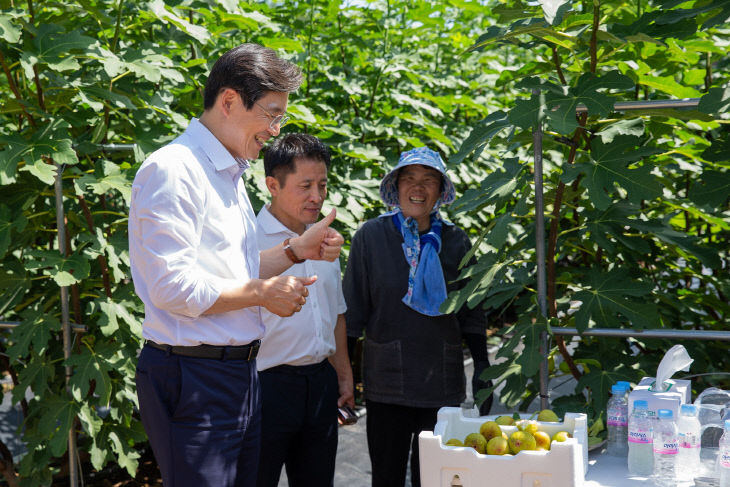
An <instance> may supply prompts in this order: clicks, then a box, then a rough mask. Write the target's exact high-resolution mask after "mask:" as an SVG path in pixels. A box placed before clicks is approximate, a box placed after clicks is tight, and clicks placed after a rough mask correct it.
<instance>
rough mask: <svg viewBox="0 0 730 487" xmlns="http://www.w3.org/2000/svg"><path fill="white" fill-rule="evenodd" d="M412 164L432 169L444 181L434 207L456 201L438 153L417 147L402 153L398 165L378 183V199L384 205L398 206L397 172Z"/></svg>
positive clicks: (452, 185)
mask: <svg viewBox="0 0 730 487" xmlns="http://www.w3.org/2000/svg"><path fill="white" fill-rule="evenodd" d="M413 164H420V165H422V166H426V167H432V168H434V169H436V170H437V171H438V172H440V173H441V176H442V177H443V181H444V190H443V191H442V192H441V198H440V199H439V201H438V202H437V203H436V207H438V206H439V205H448V204H450V203H452V202H453V201H454V199H456V191H455V190H454V183H452V182H451V179H449V177H448V176H447V175H446V164H444V161H443V160H442V159H441V156H440V155H439V153H438V152H436V151H433V150H431V149H429V148H428V147H418V148H416V149H411V150H409V151H406V152H404V153H402V154H401V155H400V159H398V165H397V166H395V167H394V168H393V169H392V170H391V171H390V172H389V173H388V174H386V175H385V177H384V178H383V180H382V181H381V182H380V198H381V199H382V200H383V202H384V203H385V204H386V205H388V206H399V205H400V203H399V202H398V184H397V182H398V171H400V169H401V168H403V167H405V166H410V165H413Z"/></svg>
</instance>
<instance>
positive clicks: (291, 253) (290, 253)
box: [284, 238, 306, 264]
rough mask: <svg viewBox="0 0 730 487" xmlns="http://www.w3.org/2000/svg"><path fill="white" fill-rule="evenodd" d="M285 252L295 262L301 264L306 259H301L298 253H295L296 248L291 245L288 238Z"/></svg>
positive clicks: (285, 241) (285, 243)
mask: <svg viewBox="0 0 730 487" xmlns="http://www.w3.org/2000/svg"><path fill="white" fill-rule="evenodd" d="M284 253H285V254H286V256H287V257H289V260H290V261H292V262H294V263H295V264H301V263H302V262H304V261H305V260H306V259H300V258H299V257H297V254H295V253H294V250H293V249H292V248H291V245H289V239H288V238H287V239H286V240H284Z"/></svg>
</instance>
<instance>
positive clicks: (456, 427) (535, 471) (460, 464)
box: [418, 407, 588, 487]
mask: <svg viewBox="0 0 730 487" xmlns="http://www.w3.org/2000/svg"><path fill="white" fill-rule="evenodd" d="M497 416H498V415H490V416H482V417H469V416H465V415H464V413H463V410H462V409H461V408H449V407H444V408H441V409H439V412H438V420H437V423H436V426H435V427H434V430H433V431H422V432H421V434H420V435H419V436H418V448H419V450H420V464H421V486H422V487H452V486H457V485H458V486H461V487H480V486H484V485H491V484H493V483H494V484H495V485H504V486H507V487H520V486H526V487H533V486H540V487H579V486H582V485H584V479H585V474H586V470H587V469H588V418H587V416H586V415H585V414H583V413H565V418H564V419H563V422H562V423H545V422H538V423H540V429H541V430H543V431H545V432H546V433H548V434H549V435H550V436H552V435H554V434H555V433H557V432H558V431H568V432H570V433H571V434H573V438H569V439H568V440H567V441H565V442H562V443H558V442H553V443H552V445H551V448H550V451H522V452H520V453H518V454H517V455H514V456H496V455H483V454H481V453H477V452H476V451H475V450H474V449H473V448H468V447H463V446H462V447H458V446H447V445H444V444H443V442H444V441H445V440H446V439H448V438H459V439H461V438H464V437H465V436H466V435H467V434H469V433H473V432H475V431H479V426H481V424H482V423H483V422H485V421H490V420H494V419H495V418H496V417H497ZM529 416H530V415H529V414H526V415H523V416H522V417H524V418H527V417H529ZM516 429H517V427H516V426H503V427H502V431H504V432H505V433H507V434H511V433H512V432H514V431H515V430H516Z"/></svg>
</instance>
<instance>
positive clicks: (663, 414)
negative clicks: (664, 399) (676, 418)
mask: <svg viewBox="0 0 730 487" xmlns="http://www.w3.org/2000/svg"><path fill="white" fill-rule="evenodd" d="M658 415H659V418H660V419H661V418H663V419H672V410H671V409H660V410H659V412H658Z"/></svg>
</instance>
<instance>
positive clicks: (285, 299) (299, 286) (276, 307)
mask: <svg viewBox="0 0 730 487" xmlns="http://www.w3.org/2000/svg"><path fill="white" fill-rule="evenodd" d="M336 214H337V212H336V211H335V209H332V211H330V213H329V215H327V216H326V217H324V218H322V219H321V220H320V221H318V222H317V223H315V224H314V225H312V226H311V227H309V228H308V229H307V230H306V231H305V232H304V233H303V234H301V235H300V236H298V237H294V238H292V239H291V240H290V241H289V245H290V246H291V249H292V250H293V251H294V254H295V255H296V256H297V257H298V258H300V259H309V260H326V261H328V262H333V261H334V260H336V259H337V258H338V257H339V256H340V250H341V249H342V244H343V243H344V242H345V239H344V238H343V237H342V235H340V232H338V231H337V230H335V229H333V228H330V225H331V224H332V222H334V221H335V216H336ZM316 280H317V276H308V277H295V276H276V277H272V278H270V279H267V280H266V281H265V282H264V293H265V295H266V299H265V300H264V304H263V306H264V307H265V308H266V309H267V310H269V311H270V312H272V313H274V314H276V315H279V316H283V317H286V316H291V315H293V314H294V313H297V312H299V311H301V310H302V306H304V304H305V303H306V302H307V296H309V290H308V289H307V286H309V285H311V284H313V283H314V282H315V281H316Z"/></svg>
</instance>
